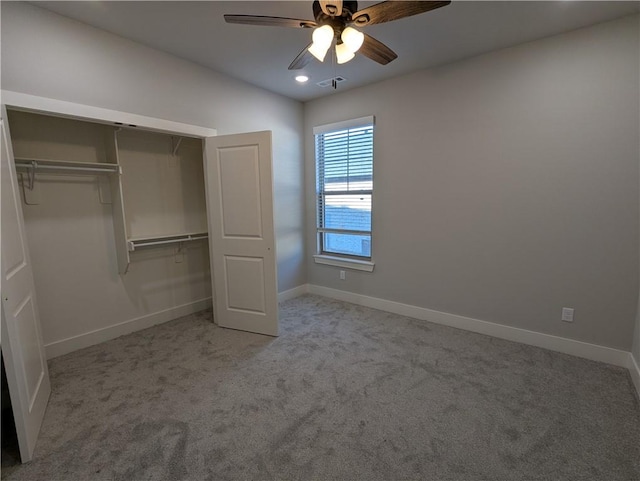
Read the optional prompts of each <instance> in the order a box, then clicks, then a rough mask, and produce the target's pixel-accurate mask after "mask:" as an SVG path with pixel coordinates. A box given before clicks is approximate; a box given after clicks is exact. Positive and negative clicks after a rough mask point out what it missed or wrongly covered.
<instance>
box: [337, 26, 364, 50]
mask: <svg viewBox="0 0 640 481" xmlns="http://www.w3.org/2000/svg"><path fill="white" fill-rule="evenodd" d="M342 42H343V44H344V45H346V46H347V48H348V49H349V51H350V52H352V53H356V52H357V51H358V49H359V48H360V47H361V46H362V42H364V33H362V32H358V31H357V30H356V29H355V28H351V27H347V28H345V29H344V30H343V31H342Z"/></svg>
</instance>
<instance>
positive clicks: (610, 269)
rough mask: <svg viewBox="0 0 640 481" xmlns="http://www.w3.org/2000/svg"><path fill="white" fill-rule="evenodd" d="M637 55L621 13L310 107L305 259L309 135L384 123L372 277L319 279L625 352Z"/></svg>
mask: <svg viewBox="0 0 640 481" xmlns="http://www.w3.org/2000/svg"><path fill="white" fill-rule="evenodd" d="M638 53H639V51H638V17H637V16H634V17H627V18H624V19H620V20H617V21H613V22H609V23H605V24H600V25H597V26H593V27H590V28H586V29H581V30H577V31H573V32H570V33H567V34H564V35H560V36H556V37H551V38H547V39H544V40H540V41H536V42H532V43H529V44H524V45H521V46H517V47H514V48H509V49H505V50H501V51H497V52H493V53H490V54H487V55H483V56H479V57H475V58H471V59H468V60H465V61H461V62H457V63H454V64H450V65H446V66H442V67H439V68H433V69H429V70H425V71H421V72H418V73H415V74H412V75H408V76H405V77H402V78H397V79H393V80H389V81H385V82H382V83H378V84H375V85H371V86H367V87H363V88H359V89H354V90H349V91H348V92H344V93H342V94H337V95H333V96H331V97H327V98H323V99H320V100H316V101H312V102H309V103H307V104H305V159H306V160H305V162H306V166H307V172H306V177H307V179H306V185H307V189H308V192H307V239H308V250H309V251H310V252H313V251H314V249H315V237H314V225H313V222H314V218H315V216H314V152H313V136H312V133H311V131H312V127H313V126H315V125H320V124H325V123H329V122H334V121H339V120H344V119H349V118H356V117H361V116H365V115H371V114H373V115H375V116H376V130H375V140H374V143H375V165H374V199H373V204H374V207H373V208H374V214H373V260H374V261H375V263H376V266H375V270H374V272H373V273H363V272H356V271H349V272H348V273H347V279H346V280H345V281H340V280H339V277H338V269H337V268H333V267H328V266H322V265H317V264H314V263H313V261H312V260H311V259H310V260H308V262H309V265H308V279H309V282H310V283H311V284H317V285H321V286H328V287H333V288H337V289H343V290H347V291H352V292H354V293H358V294H363V295H368V296H373V297H378V298H382V299H389V300H393V301H397V302H401V303H406V304H410V305H415V306H421V307H426V308H431V309H435V310H438V311H443V312H448V313H453V314H459V315H464V316H469V317H473V318H477V319H482V320H486V321H492V322H496V323H501V324H506V325H509V326H514V327H518V328H523V329H529V330H533V331H538V332H542V333H549V334H553V335H558V336H562V337H567V338H572V339H576V340H581V341H586V342H591V343H595V344H599V345H604V346H610V347H613V348H620V349H624V350H629V349H630V348H631V344H632V343H631V339H632V336H633V329H634V322H635V316H636V310H637V301H638V262H639V261H638V257H639V253H638V218H639V217H638V216H639V212H638V211H639V206H638V180H639V175H638V169H639V165H638V157H639V133H638V132H639V127H640V125H639V120H638V99H639V78H638ZM563 306H567V307H573V308H575V322H574V323H572V324H569V323H564V322H561V321H560V315H561V309H562V307H563ZM636 354H637V352H636Z"/></svg>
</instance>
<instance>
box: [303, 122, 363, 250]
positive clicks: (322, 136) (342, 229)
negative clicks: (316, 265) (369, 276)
mask: <svg viewBox="0 0 640 481" xmlns="http://www.w3.org/2000/svg"><path fill="white" fill-rule="evenodd" d="M314 134H315V140H316V167H317V176H316V179H317V186H316V187H317V190H316V192H317V205H316V210H317V232H318V252H319V253H320V254H329V255H336V254H337V255H342V256H348V257H357V258H366V259H370V258H371V196H372V193H373V117H364V118H361V119H355V120H351V121H346V122H339V123H336V124H330V125H325V126H321V127H316V128H315V129H314Z"/></svg>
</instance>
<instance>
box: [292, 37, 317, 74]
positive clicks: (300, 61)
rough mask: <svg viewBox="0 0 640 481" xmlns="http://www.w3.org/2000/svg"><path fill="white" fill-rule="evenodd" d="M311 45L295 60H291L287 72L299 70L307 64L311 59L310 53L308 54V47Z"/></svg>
mask: <svg viewBox="0 0 640 481" xmlns="http://www.w3.org/2000/svg"><path fill="white" fill-rule="evenodd" d="M311 45H312V43H310V44H309V45H307V46H306V47H305V48H304V50H303V51H302V52H300V53H299V54H298V56H297V57H296V58H294V59H293V62H291V65H289V70H300V69H301V68H304V67H305V65H307V64H308V63H309V60H311V59H312V58H313V55H312V54H311V52H309V47H311Z"/></svg>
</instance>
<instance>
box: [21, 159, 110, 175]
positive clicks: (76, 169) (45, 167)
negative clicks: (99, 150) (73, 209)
mask: <svg viewBox="0 0 640 481" xmlns="http://www.w3.org/2000/svg"><path fill="white" fill-rule="evenodd" d="M16 168H21V169H31V168H35V169H36V170H69V171H73V172H80V173H81V172H103V173H105V174H111V173H116V172H117V171H118V166H117V165H114V166H113V167H111V168H102V169H101V168H98V167H69V166H66V165H42V164H38V163H36V165H32V164H25V163H18V162H16Z"/></svg>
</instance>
